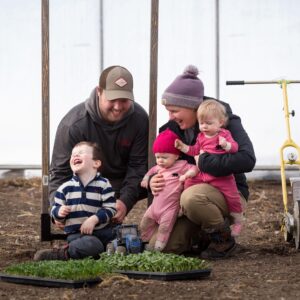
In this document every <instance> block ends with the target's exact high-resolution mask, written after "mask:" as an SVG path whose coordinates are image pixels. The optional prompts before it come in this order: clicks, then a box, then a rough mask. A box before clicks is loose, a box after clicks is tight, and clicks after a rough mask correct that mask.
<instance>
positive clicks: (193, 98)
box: [162, 65, 204, 109]
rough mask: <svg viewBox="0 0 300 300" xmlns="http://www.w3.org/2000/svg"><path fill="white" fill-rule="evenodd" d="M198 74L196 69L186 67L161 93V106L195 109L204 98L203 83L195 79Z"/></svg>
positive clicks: (191, 66) (190, 66)
mask: <svg viewBox="0 0 300 300" xmlns="http://www.w3.org/2000/svg"><path fill="white" fill-rule="evenodd" d="M198 74H199V72H198V69H197V67H195V66H193V65H189V66H187V67H186V68H185V70H184V72H183V74H182V75H179V76H177V77H176V79H175V80H174V81H173V82H172V83H171V84H170V85H169V86H168V87H167V89H166V90H165V92H164V93H163V95H162V104H163V105H175V106H180V107H186V108H192V109H197V108H198V107H199V105H200V103H201V102H202V101H203V96H204V86H203V82H202V81H201V80H200V79H199V78H198V77H197V75H198Z"/></svg>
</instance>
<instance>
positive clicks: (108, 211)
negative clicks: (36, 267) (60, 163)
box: [34, 142, 116, 260]
mask: <svg viewBox="0 0 300 300" xmlns="http://www.w3.org/2000/svg"><path fill="white" fill-rule="evenodd" d="M99 151H100V150H99V148H98V146H97V144H95V143H91V142H80V143H78V144H76V145H75V147H74V148H73V151H72V155H71V159H70V166H71V169H72V171H73V177H72V179H71V180H69V181H67V182H65V183H64V184H62V185H61V186H60V187H59V188H58V190H57V191H56V194H55V198H54V204H53V207H52V209H51V217H52V218H53V219H54V220H56V221H59V222H60V223H63V224H64V231H65V233H66V234H67V242H68V245H67V246H66V247H64V248H62V249H53V250H40V251H38V252H37V253H36V254H35V256H34V260H52V259H59V260H66V259H68V258H72V259H81V258H84V257H89V256H91V257H93V258H99V254H100V253H101V252H103V251H105V247H106V244H107V243H108V242H109V241H110V240H112V239H113V238H114V234H113V227H112V226H111V225H110V221H111V219H112V217H113V216H114V215H115V214H116V199H115V196H114V192H113V190H112V187H111V184H110V183H109V181H108V179H106V178H104V177H102V176H101V175H100V173H99V172H98V170H99V168H100V166H101V160H100V152H99Z"/></svg>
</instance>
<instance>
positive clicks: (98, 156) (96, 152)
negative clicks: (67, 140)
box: [73, 141, 101, 160]
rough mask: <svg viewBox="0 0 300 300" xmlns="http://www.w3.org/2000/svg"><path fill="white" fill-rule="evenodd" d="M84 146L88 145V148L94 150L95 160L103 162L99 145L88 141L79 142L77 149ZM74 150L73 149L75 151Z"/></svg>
mask: <svg viewBox="0 0 300 300" xmlns="http://www.w3.org/2000/svg"><path fill="white" fill-rule="evenodd" d="M82 145H86V146H88V147H91V148H93V160H101V150H100V147H99V145H98V144H97V143H93V142H88V141H83V142H79V143H77V144H76V145H75V146H74V148H75V147H79V146H82ZM74 148H73V149H74Z"/></svg>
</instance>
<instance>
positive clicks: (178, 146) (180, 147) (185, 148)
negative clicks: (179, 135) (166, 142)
mask: <svg viewBox="0 0 300 300" xmlns="http://www.w3.org/2000/svg"><path fill="white" fill-rule="evenodd" d="M174 147H175V148H176V149H178V150H180V151H181V152H183V153H187V152H188V151H189V146H187V145H186V144H185V143H183V142H182V141H181V140H179V139H176V140H175V142H174Z"/></svg>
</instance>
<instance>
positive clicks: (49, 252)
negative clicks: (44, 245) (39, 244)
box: [33, 245, 69, 261]
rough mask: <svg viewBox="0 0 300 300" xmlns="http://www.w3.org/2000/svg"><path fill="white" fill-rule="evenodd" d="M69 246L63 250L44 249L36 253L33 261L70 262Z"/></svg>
mask: <svg viewBox="0 0 300 300" xmlns="http://www.w3.org/2000/svg"><path fill="white" fill-rule="evenodd" d="M67 250H68V245H66V246H65V247H62V248H53V249H44V250H39V251H37V252H36V253H35V255H34V257H33V260H35V261H41V260H68V259H69V255H68V251H67Z"/></svg>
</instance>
